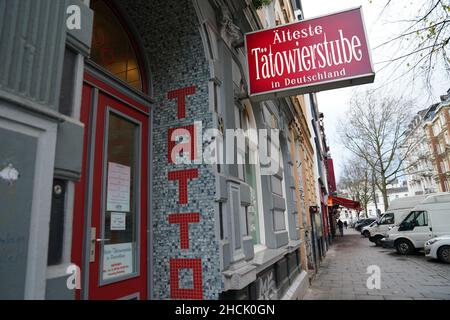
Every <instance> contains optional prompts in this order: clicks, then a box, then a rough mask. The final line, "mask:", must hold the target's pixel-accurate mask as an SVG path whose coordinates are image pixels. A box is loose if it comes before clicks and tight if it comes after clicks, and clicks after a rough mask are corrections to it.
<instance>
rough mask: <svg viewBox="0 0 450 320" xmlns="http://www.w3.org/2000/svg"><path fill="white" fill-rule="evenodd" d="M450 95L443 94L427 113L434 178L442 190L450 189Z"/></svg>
mask: <svg viewBox="0 0 450 320" xmlns="http://www.w3.org/2000/svg"><path fill="white" fill-rule="evenodd" d="M449 109H450V95H449V92H447V94H446V95H443V96H441V102H440V103H438V104H436V105H433V106H432V107H431V108H430V109H429V110H428V111H427V113H426V114H425V116H424V118H425V124H424V125H423V128H424V129H425V131H426V134H427V137H428V143H429V145H428V146H429V150H430V153H431V160H432V163H433V168H434V175H433V179H434V181H435V183H436V185H437V186H438V190H439V191H440V192H449V191H450V151H449V150H450V149H449V147H450V138H449V134H450V122H449V121H450V115H449Z"/></svg>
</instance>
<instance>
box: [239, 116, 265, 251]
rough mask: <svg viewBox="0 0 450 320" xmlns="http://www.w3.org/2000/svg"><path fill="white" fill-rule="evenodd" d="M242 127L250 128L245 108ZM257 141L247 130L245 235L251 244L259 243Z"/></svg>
mask: <svg viewBox="0 0 450 320" xmlns="http://www.w3.org/2000/svg"><path fill="white" fill-rule="evenodd" d="M241 120H242V128H243V129H244V130H246V131H247V130H248V129H250V127H251V125H250V118H249V114H248V112H247V110H246V109H244V110H243V112H242V117H241ZM257 152H258V151H257V141H251V137H250V136H249V134H248V132H247V134H246V137H245V181H246V183H247V184H248V185H249V186H250V200H251V204H250V206H248V207H247V212H246V217H247V228H248V230H247V235H249V236H251V237H252V241H253V244H254V245H256V244H259V243H261V235H260V221H259V212H258V191H257V190H258V189H257V188H258V186H257V182H256V179H257V175H256V172H257V171H256V164H255V163H256V159H257Z"/></svg>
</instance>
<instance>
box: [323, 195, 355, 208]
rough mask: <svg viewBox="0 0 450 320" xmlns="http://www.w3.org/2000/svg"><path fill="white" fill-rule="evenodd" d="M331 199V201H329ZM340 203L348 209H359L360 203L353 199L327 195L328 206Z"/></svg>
mask: <svg viewBox="0 0 450 320" xmlns="http://www.w3.org/2000/svg"><path fill="white" fill-rule="evenodd" d="M330 200H331V201H330ZM334 205H340V206H343V207H346V208H348V209H354V210H361V205H360V204H359V202H358V201H353V200H350V199H345V198H340V197H335V196H330V197H328V206H334Z"/></svg>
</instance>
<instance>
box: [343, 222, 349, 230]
mask: <svg viewBox="0 0 450 320" xmlns="http://www.w3.org/2000/svg"><path fill="white" fill-rule="evenodd" d="M344 227H345V230H347V227H348V224H347V220H345V221H344Z"/></svg>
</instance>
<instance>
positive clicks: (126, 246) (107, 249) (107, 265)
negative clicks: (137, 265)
mask: <svg viewBox="0 0 450 320" xmlns="http://www.w3.org/2000/svg"><path fill="white" fill-rule="evenodd" d="M103 250H104V251H103V280H110V279H114V278H118V277H123V276H126V275H129V274H132V273H133V244H132V243H131V242H129V243H119V244H110V245H105V246H104V247H103Z"/></svg>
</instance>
